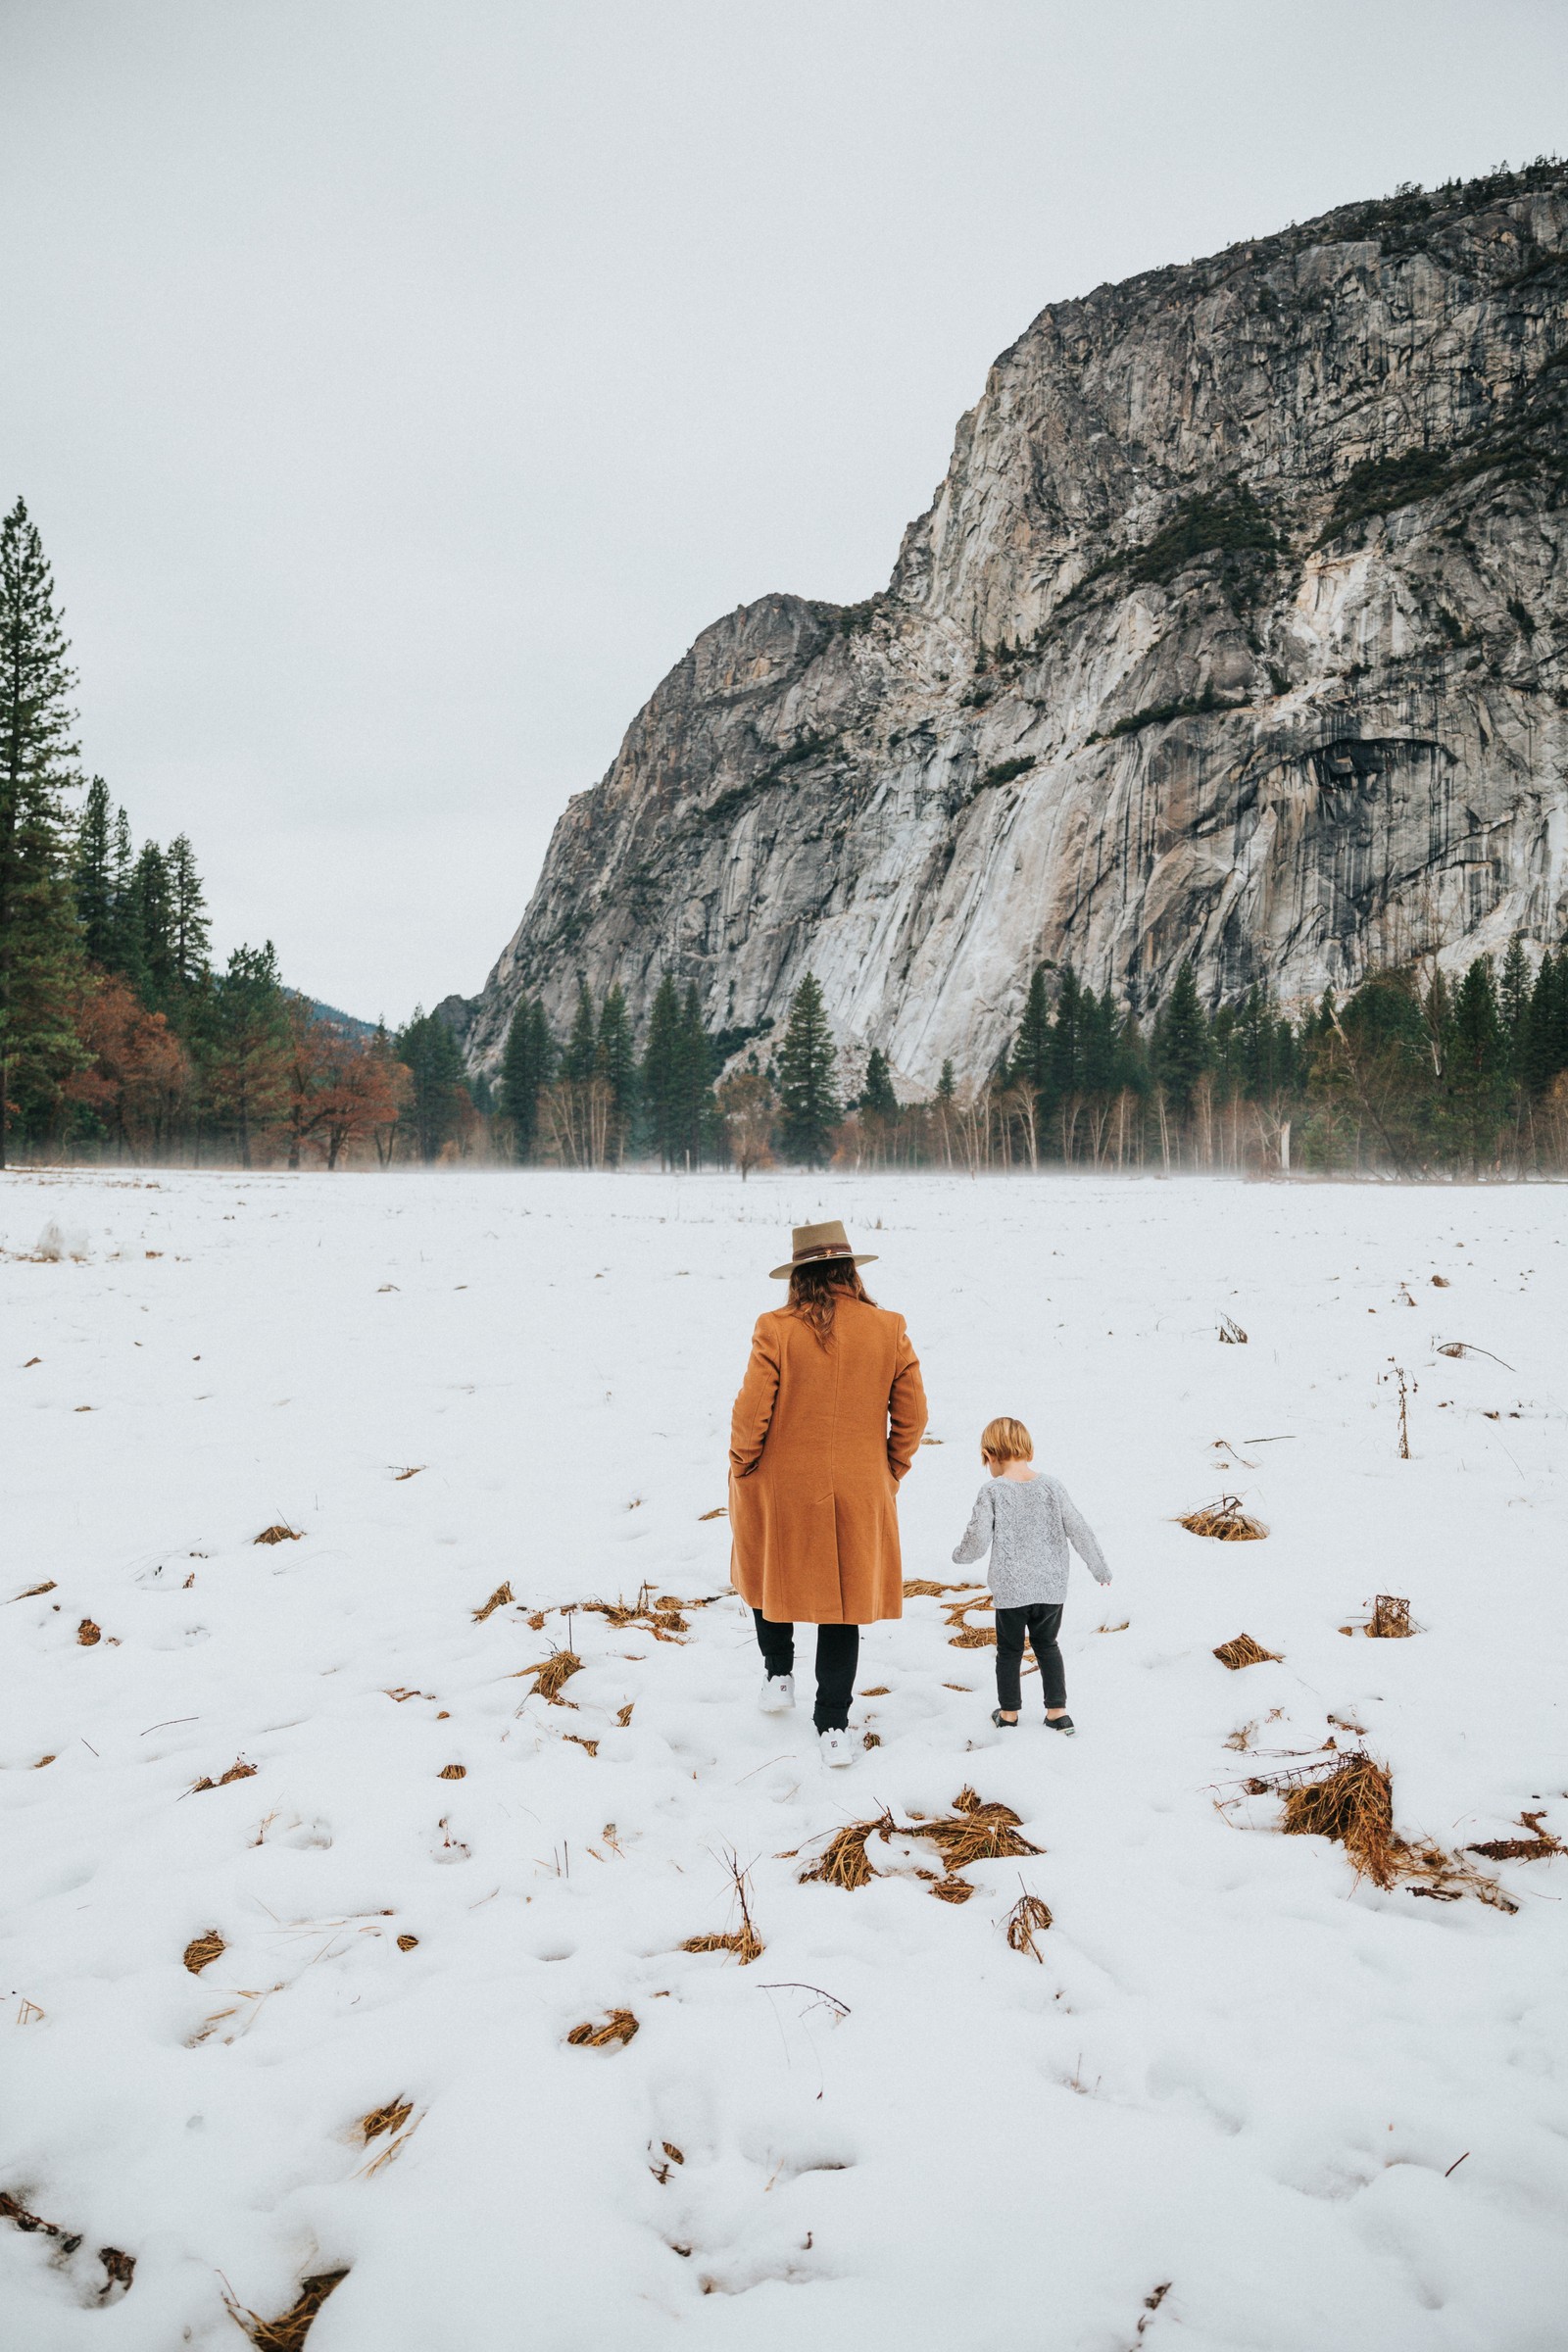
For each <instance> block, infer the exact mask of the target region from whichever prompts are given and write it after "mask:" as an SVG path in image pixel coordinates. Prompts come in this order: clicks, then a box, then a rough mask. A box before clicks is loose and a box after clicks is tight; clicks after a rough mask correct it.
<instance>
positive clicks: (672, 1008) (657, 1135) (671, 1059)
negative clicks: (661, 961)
mask: <svg viewBox="0 0 1568 2352" xmlns="http://www.w3.org/2000/svg"><path fill="white" fill-rule="evenodd" d="M680 1026H681V1024H680V998H679V996H678V995H677V994H676V990H675V983H674V980H673V978H672V977H671V975H670V974H669V973H668V972H666V973H665V974H664V976H663V978H662V980H661V981H660V983H659V987H658V989H657V990H656V991H655V994H654V1002H653V1005H652V1007H651V1008H650V1011H649V1015H648V1042H647V1045H646V1046H645V1048H644V1051H643V1089H642V1091H643V1102H644V1104H645V1105H646V1108H647V1113H648V1124H649V1129H650V1139H649V1140H650V1141H651V1142H652V1144H653V1145H654V1148H655V1149H656V1151H657V1152H658V1153H659V1156H660V1159H661V1161H662V1163H663V1164H664V1166H666V1167H668V1166H669V1165H670V1164H671V1162H672V1160H673V1158H674V1156H675V1131H676V1118H677V1108H676V1098H677V1093H678V1089H679V1077H680V1070H679V1064H680V1052H681V1045H680Z"/></svg>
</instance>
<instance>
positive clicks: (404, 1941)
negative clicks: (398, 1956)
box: [398, 1935, 419, 1952]
mask: <svg viewBox="0 0 1568 2352" xmlns="http://www.w3.org/2000/svg"><path fill="white" fill-rule="evenodd" d="M418 1940H419V1938H418V1937H417V1936H407V1935H405V1936H399V1937H398V1950H399V1951H400V1952H412V1951H413V1949H414V1947H415V1945H416V1944H417V1942H418Z"/></svg>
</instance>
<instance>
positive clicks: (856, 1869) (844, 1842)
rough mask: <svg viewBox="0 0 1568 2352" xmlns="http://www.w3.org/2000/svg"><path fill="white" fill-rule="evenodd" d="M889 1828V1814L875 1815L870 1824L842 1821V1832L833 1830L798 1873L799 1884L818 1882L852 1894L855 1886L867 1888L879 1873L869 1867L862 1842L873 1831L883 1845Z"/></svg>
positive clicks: (891, 1821) (888, 1835) (890, 1832)
mask: <svg viewBox="0 0 1568 2352" xmlns="http://www.w3.org/2000/svg"><path fill="white" fill-rule="evenodd" d="M893 1829H894V1820H893V1816H892V1814H891V1813H879V1814H877V1815H876V1817H875V1819H874V1820H872V1821H850V1822H846V1823H845V1825H844V1827H843V1829H842V1830H835V1831H834V1833H833V1836H832V1837H831V1838H829V1839H828V1841H827V1844H826V1845H825V1846H824V1847H823V1849H822V1851H821V1853H820V1854H819V1855H818V1857H817V1859H816V1860H815V1861H814V1862H813V1863H812V1864H811V1867H810V1869H809V1870H803V1871H802V1873H801V1882H802V1884H803V1885H804V1884H805V1883H806V1882H807V1881H808V1880H809V1879H818V1880H820V1881H821V1883H822V1884H823V1886H825V1887H843V1888H844V1891H845V1892H846V1894H853V1893H854V1891H855V1889H856V1888H857V1887H869V1885H870V1884H871V1881H872V1880H873V1879H874V1878H877V1877H879V1876H880V1875H881V1874H880V1873H879V1872H877V1871H875V1870H873V1869H872V1868H871V1858H870V1856H869V1854H867V1852H866V1850H865V1846H866V1840H867V1838H870V1837H871V1835H872V1833H873V1832H875V1833H876V1834H877V1835H878V1836H880V1837H881V1838H882V1839H883V1841H884V1842H886V1840H887V1838H889V1837H890V1836H891V1835H892V1833H893Z"/></svg>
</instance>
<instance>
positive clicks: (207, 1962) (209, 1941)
mask: <svg viewBox="0 0 1568 2352" xmlns="http://www.w3.org/2000/svg"><path fill="white" fill-rule="evenodd" d="M227 1949H228V1946H227V1944H226V1943H225V1942H224V1941H223V1938H222V1937H221V1936H220V1934H219V1933H218V1930H217V1929H216V1928H209V1929H208V1931H207V1933H206V1935H205V1936H192V1937H191V1939H190V1941H189V1943H187V1944H186V1946H185V1949H184V1952H183V1954H182V1955H181V1957H182V1958H183V1960H184V1963H185V1966H186V1967H187V1968H188V1969H189V1970H190V1973H191V1975H192V1976H193V1977H199V1976H200V1975H201V1973H202V1970H203V1969H204V1968H210V1967H211V1966H212V1964H213V1962H214V1961H215V1960H217V1959H218V1958H220V1957H221V1954H222V1953H224V1952H226V1951H227Z"/></svg>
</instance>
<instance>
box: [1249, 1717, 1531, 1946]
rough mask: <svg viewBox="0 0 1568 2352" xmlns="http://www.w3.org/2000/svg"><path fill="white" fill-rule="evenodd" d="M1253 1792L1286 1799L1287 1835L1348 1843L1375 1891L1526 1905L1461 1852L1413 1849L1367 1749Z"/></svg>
mask: <svg viewBox="0 0 1568 2352" xmlns="http://www.w3.org/2000/svg"><path fill="white" fill-rule="evenodd" d="M1246 1786H1247V1788H1248V1789H1249V1791H1250V1792H1251V1793H1252V1794H1257V1795H1260V1794H1263V1793H1265V1792H1268V1793H1275V1794H1278V1795H1280V1796H1281V1797H1282V1798H1283V1801H1284V1807H1285V1818H1284V1821H1283V1823H1282V1824H1281V1827H1282V1828H1283V1830H1284V1832H1285V1835H1286V1836H1287V1837H1288V1838H1303V1837H1304V1838H1332V1839H1333V1840H1334V1841H1335V1843H1336V1844H1338V1845H1343V1846H1344V1848H1345V1850H1346V1852H1347V1854H1348V1856H1349V1859H1350V1863H1351V1866H1352V1867H1353V1869H1354V1871H1355V1874H1356V1876H1357V1878H1367V1879H1370V1880H1371V1881H1372V1884H1373V1886H1374V1887H1396V1886H1398V1885H1400V1884H1409V1883H1410V1882H1411V1881H1419V1882H1420V1884H1419V1885H1410V1892H1411V1893H1412V1894H1417V1895H1425V1896H1426V1897H1427V1898H1428V1899H1429V1900H1430V1901H1433V1902H1439V1903H1456V1902H1457V1901H1458V1900H1459V1897H1460V1896H1461V1895H1462V1894H1474V1895H1476V1896H1478V1897H1479V1899H1480V1900H1481V1901H1482V1902H1484V1903H1490V1904H1492V1905H1493V1907H1494V1908H1495V1910H1498V1911H1517V1910H1518V1908H1519V1906H1518V1904H1517V1903H1516V1902H1514V1901H1513V1900H1512V1898H1511V1897H1510V1896H1508V1895H1506V1894H1504V1892H1503V1890H1502V1888H1501V1887H1499V1886H1498V1885H1497V1883H1496V1881H1495V1879H1489V1878H1486V1877H1485V1876H1484V1875H1483V1874H1482V1873H1481V1872H1480V1871H1478V1870H1476V1869H1475V1868H1474V1867H1473V1866H1472V1865H1471V1864H1469V1863H1467V1862H1466V1861H1465V1860H1464V1859H1463V1857H1462V1856H1461V1855H1457V1854H1450V1853H1446V1851H1445V1850H1444V1848H1443V1847H1442V1846H1441V1845H1435V1844H1433V1843H1431V1842H1430V1841H1428V1842H1426V1843H1422V1844H1419V1845H1413V1844H1411V1843H1410V1841H1409V1840H1408V1839H1407V1838H1401V1837H1399V1836H1398V1834H1397V1831H1396V1830H1395V1827H1394V1785H1393V1782H1392V1781H1391V1779H1390V1777H1389V1773H1388V1769H1387V1767H1386V1766H1385V1765H1382V1764H1379V1763H1378V1762H1376V1760H1375V1759H1374V1758H1373V1757H1371V1756H1369V1755H1368V1754H1367V1753H1366V1751H1365V1750H1364V1749H1362V1748H1356V1749H1353V1750H1352V1751H1351V1752H1350V1754H1348V1755H1345V1756H1336V1757H1335V1758H1334V1760H1333V1762H1332V1763H1330V1764H1329V1765H1327V1766H1324V1765H1308V1766H1305V1767H1302V1768H1300V1769H1299V1770H1296V1771H1293V1772H1289V1773H1280V1774H1274V1775H1271V1776H1268V1777H1260V1778H1258V1779H1256V1780H1250V1781H1249V1782H1248V1783H1247V1784H1246Z"/></svg>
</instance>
